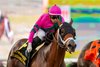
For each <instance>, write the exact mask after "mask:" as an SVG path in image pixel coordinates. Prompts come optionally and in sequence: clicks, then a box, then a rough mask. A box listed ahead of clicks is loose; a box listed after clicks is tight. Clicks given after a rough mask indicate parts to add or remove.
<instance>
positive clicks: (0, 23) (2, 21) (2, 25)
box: [0, 15, 13, 43]
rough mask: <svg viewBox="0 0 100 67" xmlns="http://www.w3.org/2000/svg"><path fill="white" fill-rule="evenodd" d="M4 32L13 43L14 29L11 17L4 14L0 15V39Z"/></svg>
mask: <svg viewBox="0 0 100 67" xmlns="http://www.w3.org/2000/svg"><path fill="white" fill-rule="evenodd" d="M4 33H5V35H6V37H7V38H8V40H9V41H10V43H13V31H12V30H11V27H10V22H9V19H8V17H6V16H3V15H2V16H1V17H0V39H1V37H2V35H3V34H4Z"/></svg>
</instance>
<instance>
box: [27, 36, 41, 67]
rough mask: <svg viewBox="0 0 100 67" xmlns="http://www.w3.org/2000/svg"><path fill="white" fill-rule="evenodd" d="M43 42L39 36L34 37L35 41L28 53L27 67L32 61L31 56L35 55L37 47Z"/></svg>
mask: <svg viewBox="0 0 100 67" xmlns="http://www.w3.org/2000/svg"><path fill="white" fill-rule="evenodd" d="M42 43H43V41H42V40H41V39H40V38H39V37H38V36H36V37H35V38H34V39H33V41H32V51H31V52H30V53H28V54H27V57H28V58H27V61H26V63H27V64H26V67H30V66H29V62H31V60H30V59H31V57H32V55H33V53H35V52H36V50H35V48H36V47H37V46H39V45H40V44H42Z"/></svg>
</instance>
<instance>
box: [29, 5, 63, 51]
mask: <svg viewBox="0 0 100 67" xmlns="http://www.w3.org/2000/svg"><path fill="white" fill-rule="evenodd" d="M63 22H64V18H63V17H62V16H61V9H60V8H59V7H58V6H57V5H54V6H52V7H51V8H50V9H49V11H48V13H45V14H43V15H42V16H40V18H39V19H38V20H37V22H36V23H35V25H34V26H33V28H32V30H31V32H30V35H29V38H28V46H27V51H28V52H31V51H32V50H34V49H35V48H36V47H37V46H39V45H40V44H42V43H43V42H44V37H45V36H47V35H49V34H51V33H55V31H56V30H57V29H58V27H59V26H58V25H59V23H63ZM47 33H48V34H47ZM50 37H51V36H50ZM49 43H50V42H49ZM49 43H48V44H49Z"/></svg>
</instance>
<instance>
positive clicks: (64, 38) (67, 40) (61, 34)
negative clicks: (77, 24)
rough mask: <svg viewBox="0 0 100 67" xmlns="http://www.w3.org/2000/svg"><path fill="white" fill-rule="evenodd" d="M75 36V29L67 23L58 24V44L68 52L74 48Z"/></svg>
mask: <svg viewBox="0 0 100 67" xmlns="http://www.w3.org/2000/svg"><path fill="white" fill-rule="evenodd" d="M75 36H76V32H75V29H74V28H73V27H72V26H71V25H70V24H69V23H67V22H65V23H63V24H61V25H60V26H59V29H58V31H57V39H58V44H59V45H60V47H61V48H65V50H67V51H68V52H70V53H71V52H74V51H75V48H76V43H75V41H74V40H75Z"/></svg>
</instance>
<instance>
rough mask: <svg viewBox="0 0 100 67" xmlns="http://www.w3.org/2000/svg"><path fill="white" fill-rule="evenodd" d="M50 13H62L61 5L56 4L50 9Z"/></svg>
mask: <svg viewBox="0 0 100 67" xmlns="http://www.w3.org/2000/svg"><path fill="white" fill-rule="evenodd" d="M49 15H61V9H60V7H59V6H57V5H54V6H52V7H51V8H50V9H49Z"/></svg>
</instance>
